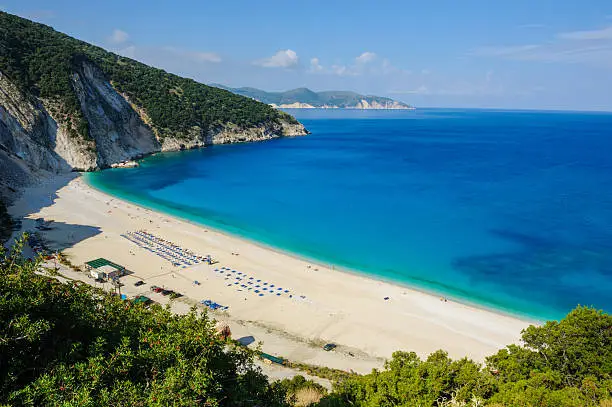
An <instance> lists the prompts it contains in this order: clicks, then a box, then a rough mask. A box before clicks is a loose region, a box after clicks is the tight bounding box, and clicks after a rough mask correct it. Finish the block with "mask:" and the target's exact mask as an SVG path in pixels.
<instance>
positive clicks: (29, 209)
mask: <svg viewBox="0 0 612 407" xmlns="http://www.w3.org/2000/svg"><path fill="white" fill-rule="evenodd" d="M78 176H79V175H78V174H77V173H74V172H72V173H62V174H53V175H45V176H44V178H43V179H42V180H41V182H40V184H39V185H33V186H30V187H28V188H27V189H26V190H25V191H24V192H23V193H22V195H21V196H20V197H19V198H17V199H16V200H15V201H14V202H13V204H12V205H11V206H10V207H9V208H8V212H9V214H10V215H11V217H12V218H13V219H14V220H15V223H16V224H17V225H18V226H19V227H16V228H15V229H16V230H15V231H14V233H13V235H12V236H11V238H10V239H9V240H8V241H7V242H6V244H5V245H6V246H7V247H10V246H11V245H12V244H13V242H14V240H15V239H16V238H18V237H20V236H21V235H22V234H23V233H24V232H28V233H33V232H35V233H36V235H37V236H39V237H40V238H41V239H42V241H43V242H44V243H45V245H46V246H47V247H48V248H49V249H51V250H53V251H56V250H64V249H66V248H69V247H72V246H74V245H75V244H77V243H79V242H81V241H83V240H86V239H89V238H90V237H92V236H96V235H98V234H100V233H101V230H100V228H99V227H96V226H90V225H77V224H70V223H64V222H56V221H53V219H41V218H40V217H39V215H36V214H38V213H39V212H40V211H41V210H42V209H44V208H46V207H49V206H51V205H53V203H54V202H55V200H56V199H57V198H58V196H57V191H58V190H59V189H61V188H63V187H65V186H66V185H68V183H69V182H70V181H72V180H73V179H75V178H77V177H78ZM42 223H44V227H41V224H42ZM24 254H26V253H24Z"/></svg>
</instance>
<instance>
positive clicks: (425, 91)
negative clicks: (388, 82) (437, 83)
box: [389, 85, 431, 95]
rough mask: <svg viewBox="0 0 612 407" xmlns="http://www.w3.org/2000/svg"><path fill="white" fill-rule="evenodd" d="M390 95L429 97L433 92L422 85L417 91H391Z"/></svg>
mask: <svg viewBox="0 0 612 407" xmlns="http://www.w3.org/2000/svg"><path fill="white" fill-rule="evenodd" d="M389 93H391V94H395V95H429V94H430V93H431V92H430V91H429V88H428V87H427V86H425V85H421V86H419V87H418V88H416V89H410V90H390V91H389Z"/></svg>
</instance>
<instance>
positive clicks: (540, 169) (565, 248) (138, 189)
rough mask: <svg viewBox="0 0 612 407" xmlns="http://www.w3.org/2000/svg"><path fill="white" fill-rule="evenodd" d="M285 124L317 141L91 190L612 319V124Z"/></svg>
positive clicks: (326, 257) (414, 276) (334, 118)
mask: <svg viewBox="0 0 612 407" xmlns="http://www.w3.org/2000/svg"><path fill="white" fill-rule="evenodd" d="M290 113H292V114H294V115H296V117H297V118H298V119H299V120H300V121H301V122H302V123H304V125H305V126H306V127H307V128H308V129H309V130H310V131H311V132H312V134H311V135H309V136H307V137H299V138H286V139H280V140H273V141H269V142H262V143H252V144H237V145H224V146H214V147H211V148H206V149H203V150H193V151H185V152H177V153H164V154H159V155H155V156H152V157H148V158H146V159H144V160H143V161H142V163H141V166H140V167H139V168H136V169H112V170H106V171H102V172H99V173H93V174H89V175H88V176H87V177H86V178H87V180H88V181H89V182H90V183H91V184H92V185H93V186H95V187H97V188H99V189H101V190H103V191H105V192H108V193H111V194H114V195H116V196H119V197H121V198H125V199H127V200H130V201H133V202H135V203H138V204H140V205H143V206H147V207H149V208H153V209H156V210H160V211H164V212H167V213H169V214H173V215H177V216H180V217H182V218H185V219H189V220H191V221H194V222H198V223H202V224H205V225H208V226H211V227H213V228H217V229H220V230H224V231H228V232H230V233H233V234H236V235H239V236H242V237H246V238H248V239H252V240H255V241H258V242H261V243H263V244H266V245H269V246H273V247H276V248H279V249H282V250H285V251H289V252H293V253H295V254H297V255H300V256H304V257H308V258H311V259H314V260H317V261H319V262H322V263H326V264H334V265H336V266H339V267H343V268H346V269H350V270H353V271H356V272H361V273H364V274H367V275H370V276H372V277H375V278H380V279H385V280H390V281H394V282H398V283H401V284H406V285H409V286H412V287H415V288H419V289H422V290H426V291H433V292H435V293H439V294H443V295H446V296H448V297H449V298H451V299H458V300H463V301H468V302H472V303H476V304H480V305H482V306H485V307H490V308H495V309H499V310H504V311H507V312H511V313H516V314H522V315H526V316H529V317H532V318H537V319H547V318H555V319H556V318H560V317H562V316H563V315H564V314H566V313H567V312H568V311H569V310H571V309H572V308H573V307H575V306H576V305H577V304H583V305H594V306H596V307H598V308H603V309H604V310H607V311H608V312H610V311H612V114H605V113H568V112H563V113H561V112H536V111H493V110H451V109H422V110H417V111H339V110H336V111H335V110H314V111H310V110H292V111H290ZM338 289H341V287H338Z"/></svg>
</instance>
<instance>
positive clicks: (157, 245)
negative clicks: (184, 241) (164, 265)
mask: <svg viewBox="0 0 612 407" xmlns="http://www.w3.org/2000/svg"><path fill="white" fill-rule="evenodd" d="M121 236H122V237H124V238H126V239H128V240H129V241H131V242H132V243H134V244H136V245H137V246H139V247H142V248H143V249H145V250H149V251H150V252H152V253H154V254H156V255H158V256H159V257H161V258H163V259H165V260H167V261H169V262H170V263H172V265H173V266H177V267H181V268H185V267H188V266H193V265H195V264H198V263H202V262H205V261H208V262H210V257H209V256H207V257H203V256H198V255H196V254H194V253H193V252H191V251H190V250H187V249H183V248H182V247H180V246H178V245H176V244H174V243H172V242H169V241H167V240H165V239H162V238H160V237H157V236H155V235H153V234H152V233H149V232H146V231H144V230H139V231H136V232H128V233H126V234H123V235H121Z"/></svg>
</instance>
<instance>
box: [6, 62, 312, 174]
mask: <svg viewBox="0 0 612 407" xmlns="http://www.w3.org/2000/svg"><path fill="white" fill-rule="evenodd" d="M72 85H73V88H74V90H75V92H76V95H77V97H78V100H79V103H80V106H81V111H82V113H83V116H84V117H85V119H86V121H87V124H88V127H89V137H87V138H84V137H82V136H78V135H75V133H74V132H72V133H71V132H70V131H69V130H70V129H68V128H66V126H67V125H66V124H59V123H66V120H60V119H61V117H60V116H59V115H60V114H61V113H59V112H61V111H62V109H61V106H58V105H57V102H56V101H54V100H44V99H40V98H36V97H34V96H32V95H27V94H24V93H23V92H20V91H19V89H18V88H17V87H16V86H15V85H14V84H13V83H12V82H11V81H10V79H9V78H8V77H6V76H5V75H3V74H2V73H1V72H0V152H2V155H1V156H0V161H2V165H0V171H1V172H0V177H1V178H2V179H3V180H8V179H10V178H11V174H9V172H11V168H12V171H13V172H17V171H23V170H24V168H29V169H30V170H31V171H37V170H45V171H51V172H63V171H70V170H79V171H91V170H95V169H100V168H106V167H110V166H111V165H113V164H116V163H121V162H124V161H128V160H131V159H134V158H139V157H141V156H144V155H148V154H151V153H154V152H158V151H172V150H179V149H189V148H198V147H204V146H207V145H211V144H224V143H239V142H249V141H260V140H269V139H272V138H278V137H283V136H300V135H305V134H307V131H306V130H305V129H304V127H303V126H302V125H301V124H291V123H289V122H288V121H286V122H285V121H283V120H280V121H278V122H276V121H274V122H269V123H265V124H261V125H259V126H254V127H248V128H242V127H237V126H234V125H232V124H231V123H230V124H227V125H224V126H219V127H217V128H214V129H206V130H205V129H201V128H199V127H197V126H196V127H193V128H192V129H191V130H189V131H187V132H185V133H182V134H179V135H172V134H170V135H164V137H160V136H159V134H157V133H156V132H155V131H154V130H153V129H152V127H151V126H150V121H149V119H148V117H147V114H146V112H145V111H144V109H142V108H140V107H138V106H136V105H135V104H133V103H131V102H130V101H129V100H127V99H126V97H125V96H124V95H122V94H120V93H118V92H117V91H116V90H115V89H114V88H113V86H112V85H111V84H110V83H109V82H108V81H107V80H106V79H105V77H104V75H103V74H102V73H101V72H100V71H99V70H98V69H97V68H96V67H94V66H93V65H91V64H89V63H87V62H83V63H82V64H81V65H80V66H79V67H78V69H76V72H74V73H73V76H72ZM18 167H19V168H18ZM7 171H8V172H7ZM13 175H14V174H13ZM22 178H23V177H22Z"/></svg>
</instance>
